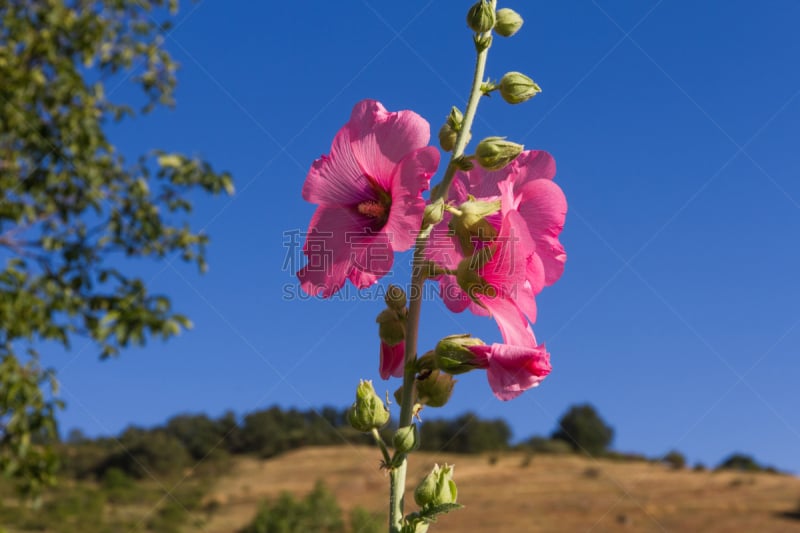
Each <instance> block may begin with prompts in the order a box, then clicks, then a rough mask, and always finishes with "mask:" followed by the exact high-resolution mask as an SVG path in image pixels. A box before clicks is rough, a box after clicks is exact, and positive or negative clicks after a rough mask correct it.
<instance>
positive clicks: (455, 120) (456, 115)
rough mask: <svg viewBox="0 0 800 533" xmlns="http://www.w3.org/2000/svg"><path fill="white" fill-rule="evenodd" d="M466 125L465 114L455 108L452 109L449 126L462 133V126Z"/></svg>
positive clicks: (448, 121) (448, 120) (448, 119)
mask: <svg viewBox="0 0 800 533" xmlns="http://www.w3.org/2000/svg"><path fill="white" fill-rule="evenodd" d="M463 123H464V114H463V113H462V112H461V110H460V109H459V108H457V107H456V106H453V107H451V108H450V113H449V114H448V115H447V124H449V125H450V126H451V127H452V128H453V129H454V130H456V131H461V124H463Z"/></svg>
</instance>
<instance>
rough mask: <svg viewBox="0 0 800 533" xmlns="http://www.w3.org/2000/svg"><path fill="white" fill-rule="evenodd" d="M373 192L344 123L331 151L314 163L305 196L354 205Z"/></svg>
mask: <svg viewBox="0 0 800 533" xmlns="http://www.w3.org/2000/svg"><path fill="white" fill-rule="evenodd" d="M373 195H374V193H373V191H372V189H371V188H370V184H369V181H368V180H367V178H366V176H365V173H364V171H363V170H362V169H361V166H360V165H359V164H358V161H357V160H356V157H355V154H354V153H353V148H352V144H351V142H350V130H349V129H348V128H347V127H344V128H342V129H341V130H339V132H338V133H337V134H336V137H334V139H333V144H332V145H331V153H330V155H323V156H322V157H320V158H319V159H317V160H316V161H314V164H313V165H311V170H309V172H308V175H307V176H306V181H305V183H304V184H303V199H304V200H306V201H307V202H311V203H314V204H323V205H340V206H350V205H356V204H358V203H359V202H363V201H365V200H370V199H372V198H373Z"/></svg>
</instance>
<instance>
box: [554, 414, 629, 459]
mask: <svg viewBox="0 0 800 533" xmlns="http://www.w3.org/2000/svg"><path fill="white" fill-rule="evenodd" d="M552 437H553V438H554V439H560V440H563V441H566V442H568V443H569V444H570V445H571V446H572V448H573V449H574V450H575V451H578V452H583V453H587V454H590V455H602V454H603V453H604V452H605V451H606V449H607V448H608V447H609V445H610V444H611V441H612V440H613V439H614V430H613V428H611V427H610V426H609V425H608V424H606V423H605V421H604V420H603V419H602V418H600V415H598V414H597V411H595V409H594V407H592V406H591V405H589V404H584V405H575V406H572V407H570V409H569V411H567V412H566V414H564V416H562V417H561V420H559V421H558V430H556V431H555V432H554V433H553V435H552Z"/></svg>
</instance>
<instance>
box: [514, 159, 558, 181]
mask: <svg viewBox="0 0 800 533" xmlns="http://www.w3.org/2000/svg"><path fill="white" fill-rule="evenodd" d="M510 166H511V167H512V174H513V175H514V182H515V183H516V184H517V185H523V184H525V183H528V182H530V181H533V180H552V179H553V178H554V177H555V175H556V160H555V159H553V156H552V155H550V154H549V153H547V152H545V151H542V150H526V151H525V152H522V153H521V154H520V155H519V156H517V158H516V159H515V160H514V161H513V162H512V163H511V165H510ZM506 168H508V167H506Z"/></svg>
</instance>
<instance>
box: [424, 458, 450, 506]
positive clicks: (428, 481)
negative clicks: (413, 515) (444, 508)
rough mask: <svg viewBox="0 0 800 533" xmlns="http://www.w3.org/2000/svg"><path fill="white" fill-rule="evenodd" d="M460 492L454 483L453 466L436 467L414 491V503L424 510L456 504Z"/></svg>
mask: <svg viewBox="0 0 800 533" xmlns="http://www.w3.org/2000/svg"><path fill="white" fill-rule="evenodd" d="M457 496H458V490H457V489H456V482H455V481H453V466H452V465H447V464H445V465H444V466H442V467H440V466H439V465H435V466H434V467H433V470H431V473H430V474H428V475H427V476H425V479H423V480H422V481H421V482H420V484H419V485H418V486H417V488H416V490H414V501H415V502H417V505H419V506H420V507H422V508H423V509H424V508H426V507H434V506H437V505H445V504H448V503H456V497H457Z"/></svg>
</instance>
